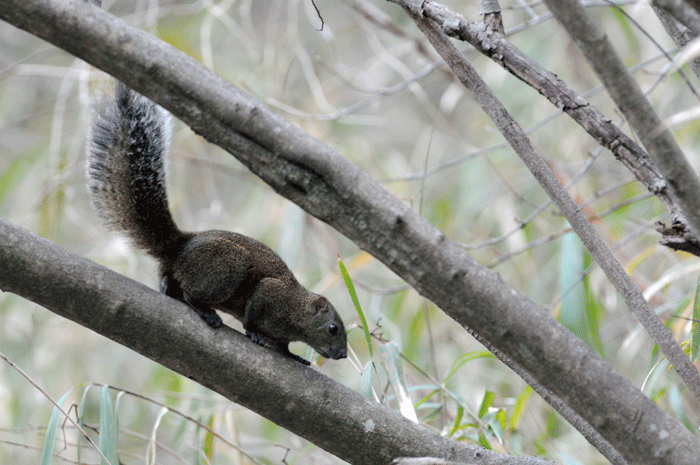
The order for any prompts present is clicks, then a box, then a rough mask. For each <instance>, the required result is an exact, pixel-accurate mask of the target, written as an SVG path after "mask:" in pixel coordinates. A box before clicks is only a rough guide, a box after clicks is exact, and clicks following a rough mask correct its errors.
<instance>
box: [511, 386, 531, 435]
mask: <svg viewBox="0 0 700 465" xmlns="http://www.w3.org/2000/svg"><path fill="white" fill-rule="evenodd" d="M531 396H532V387H531V386H525V389H523V392H521V393H520V395H519V396H518V399H517V400H516V401H515V408H513V415H511V417H510V424H509V425H508V429H511V430H514V429H516V428H517V427H518V425H519V424H520V420H521V419H522V417H523V413H525V408H526V407H527V403H528V402H529V400H530V397H531Z"/></svg>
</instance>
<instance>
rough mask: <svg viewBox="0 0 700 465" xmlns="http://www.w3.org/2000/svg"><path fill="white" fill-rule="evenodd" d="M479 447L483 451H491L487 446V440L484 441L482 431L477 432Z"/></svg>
mask: <svg viewBox="0 0 700 465" xmlns="http://www.w3.org/2000/svg"><path fill="white" fill-rule="evenodd" d="M479 445H481V447H483V448H484V449H488V450H491V444H489V440H488V439H486V436H485V435H484V432H483V431H479Z"/></svg>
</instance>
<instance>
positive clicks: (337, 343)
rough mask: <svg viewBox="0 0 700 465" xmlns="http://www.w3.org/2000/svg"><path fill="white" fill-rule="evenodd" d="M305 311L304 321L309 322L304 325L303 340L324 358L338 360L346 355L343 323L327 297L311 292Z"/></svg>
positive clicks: (346, 341)
mask: <svg viewBox="0 0 700 465" xmlns="http://www.w3.org/2000/svg"><path fill="white" fill-rule="evenodd" d="M310 294H311V293H310ZM305 311H306V317H307V318H306V319H305V321H307V322H308V323H309V324H308V326H307V327H306V330H307V334H306V338H305V340H304V342H306V343H307V344H309V345H310V346H311V347H313V348H314V350H316V352H318V353H319V354H321V356H323V357H325V358H332V359H333V360H338V359H341V358H345V357H347V356H348V338H347V334H346V333H345V325H343V320H341V319H340V315H338V312H336V311H335V308H333V305H331V303H330V302H329V301H328V299H326V298H325V297H322V296H320V295H316V294H311V295H310V298H309V300H308V302H307V304H306V309H305Z"/></svg>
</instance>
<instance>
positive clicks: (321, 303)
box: [310, 295, 328, 313]
mask: <svg viewBox="0 0 700 465" xmlns="http://www.w3.org/2000/svg"><path fill="white" fill-rule="evenodd" d="M310 307H311V311H312V312H313V313H321V312H323V311H325V310H326V309H327V308H328V299H326V298H325V297H323V296H320V295H319V296H316V297H315V298H314V299H313V300H312V301H311V305H310Z"/></svg>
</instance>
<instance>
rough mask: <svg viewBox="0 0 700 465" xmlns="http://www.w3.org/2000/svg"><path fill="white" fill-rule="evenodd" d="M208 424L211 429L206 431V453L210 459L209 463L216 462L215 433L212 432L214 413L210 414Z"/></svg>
mask: <svg viewBox="0 0 700 465" xmlns="http://www.w3.org/2000/svg"><path fill="white" fill-rule="evenodd" d="M207 426H208V427H209V430H205V432H204V455H205V456H206V457H207V459H208V460H209V463H214V461H213V458H214V435H213V434H212V431H213V430H214V415H209V420H208V421H207Z"/></svg>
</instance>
